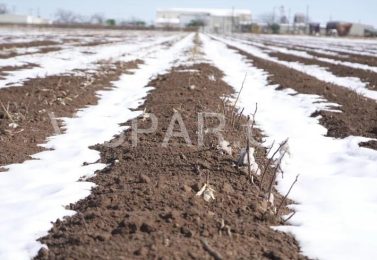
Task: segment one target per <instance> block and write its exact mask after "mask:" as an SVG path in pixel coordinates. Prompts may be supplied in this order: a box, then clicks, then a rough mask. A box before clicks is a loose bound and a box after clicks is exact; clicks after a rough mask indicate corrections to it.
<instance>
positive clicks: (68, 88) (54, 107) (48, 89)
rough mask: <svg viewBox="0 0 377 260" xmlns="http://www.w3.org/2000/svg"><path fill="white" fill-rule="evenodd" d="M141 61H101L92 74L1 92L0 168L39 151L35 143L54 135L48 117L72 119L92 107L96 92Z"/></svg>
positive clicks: (31, 83) (42, 80)
mask: <svg viewBox="0 0 377 260" xmlns="http://www.w3.org/2000/svg"><path fill="white" fill-rule="evenodd" d="M140 62H141V61H140V60H136V61H131V62H127V63H107V62H103V63H101V66H100V68H99V69H98V71H97V72H95V73H92V74H88V73H86V74H84V76H74V75H57V76H48V77H46V78H36V79H30V80H28V81H26V82H24V85H23V86H22V87H8V88H2V89H0V146H1V148H2V152H1V154H0V166H4V165H7V164H12V163H21V162H23V161H25V160H26V159H30V157H29V155H31V154H34V153H36V152H39V151H41V150H42V148H41V147H39V146H38V144H41V143H44V142H45V140H46V138H47V137H48V136H51V135H53V134H54V128H53V125H52V121H51V118H54V117H71V116H73V114H74V113H75V112H76V111H77V109H80V108H83V107H85V106H88V105H95V104H96V102H97V99H98V97H97V95H96V92H97V91H98V90H103V89H106V88H107V87H109V86H111V81H113V80H116V79H118V78H119V76H120V75H121V74H123V73H125V72H126V71H127V70H129V69H134V68H136V67H137V65H138V64H139V63H140ZM51 113H53V114H51Z"/></svg>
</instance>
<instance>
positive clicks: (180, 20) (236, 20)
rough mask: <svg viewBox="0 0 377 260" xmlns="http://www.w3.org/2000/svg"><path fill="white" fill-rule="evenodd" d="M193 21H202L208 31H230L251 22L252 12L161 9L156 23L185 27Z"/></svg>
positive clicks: (161, 25) (158, 24) (172, 26)
mask: <svg viewBox="0 0 377 260" xmlns="http://www.w3.org/2000/svg"><path fill="white" fill-rule="evenodd" d="M193 21H200V22H202V23H203V24H204V30H205V31H207V32H213V33H229V32H232V31H240V28H241V26H242V25H245V24H251V12H250V11H249V10H240V9H186V8H172V9H160V10H157V14H156V22H155V25H156V27H159V28H164V27H170V28H185V27H186V26H187V25H189V24H190V23H192V22H193Z"/></svg>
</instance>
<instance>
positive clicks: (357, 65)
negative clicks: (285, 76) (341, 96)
mask: <svg viewBox="0 0 377 260" xmlns="http://www.w3.org/2000/svg"><path fill="white" fill-rule="evenodd" d="M230 39H231V40H238V41H242V42H243V43H245V44H248V43H251V44H253V43H252V42H250V40H249V41H245V40H239V39H234V38H230ZM253 45H254V44H253ZM257 47H258V46H257ZM260 47H264V48H267V49H269V50H272V51H277V52H280V53H284V54H289V55H293V56H296V57H302V58H306V59H313V60H319V61H323V62H327V63H331V64H335V65H341V66H345V67H349V68H353V69H362V70H369V71H372V72H375V73H377V67H374V66H369V65H366V64H360V63H354V62H347V61H339V60H334V59H329V58H323V57H317V56H314V55H311V54H309V53H307V52H305V51H296V50H290V49H287V48H284V47H275V46H260ZM323 69H326V68H323Z"/></svg>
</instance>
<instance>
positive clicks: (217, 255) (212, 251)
mask: <svg viewBox="0 0 377 260" xmlns="http://www.w3.org/2000/svg"><path fill="white" fill-rule="evenodd" d="M200 242H202V244H203V248H204V250H206V251H207V252H208V253H209V254H210V255H211V256H212V257H213V258H215V260H222V259H223V257H222V256H221V254H220V253H218V252H217V251H216V250H215V249H214V248H212V247H211V246H210V245H209V244H208V241H207V240H206V239H205V238H200Z"/></svg>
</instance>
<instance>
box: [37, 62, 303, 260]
mask: <svg viewBox="0 0 377 260" xmlns="http://www.w3.org/2000/svg"><path fill="white" fill-rule="evenodd" d="M193 71H198V72H197V73H195V72H193ZM222 76H223V75H222V73H221V72H220V71H219V70H218V69H216V68H215V67H213V66H211V65H209V64H196V65H193V66H188V67H185V66H182V67H176V68H173V69H172V70H171V71H170V72H168V73H166V74H164V75H159V76H158V77H157V78H156V79H154V80H152V81H151V82H150V83H149V85H150V86H154V87H155V89H154V90H153V91H152V92H151V93H150V94H149V95H148V97H147V99H146V101H145V104H144V105H143V106H141V107H140V108H139V109H140V110H142V109H146V112H148V113H153V114H154V115H155V116H156V117H157V119H158V127H157V129H156V131H155V132H154V133H150V134H139V135H138V139H137V140H138V144H137V146H136V147H133V146H132V140H131V131H130V130H127V131H126V132H125V133H124V134H125V136H124V141H123V143H122V144H121V145H118V146H116V147H109V145H96V146H95V147H93V148H94V149H96V150H98V151H100V152H101V162H102V163H105V164H107V165H108V166H107V167H106V168H105V169H104V170H102V171H100V172H97V174H96V175H95V177H93V178H90V179H89V181H91V182H94V183H96V185H97V186H96V187H95V188H94V189H93V191H92V195H90V196H89V197H87V198H86V199H84V200H81V201H80V202H78V203H77V204H74V205H70V207H69V208H70V209H72V210H75V211H77V212H78V213H77V214H76V215H74V216H72V217H68V218H65V219H64V220H63V221H61V220H57V221H56V222H55V223H54V227H53V228H52V229H51V230H50V232H49V234H48V235H47V236H46V237H44V238H42V239H41V242H43V243H45V244H47V246H48V248H49V250H45V249H42V250H41V251H40V252H39V255H38V256H37V257H36V258H37V259H54V258H62V259H63V258H64V259H67V258H72V259H89V258H91V259H94V258H99V259H304V257H303V256H302V255H300V249H299V246H298V244H297V242H296V241H295V240H294V238H293V237H291V236H289V235H288V234H286V233H281V232H277V231H274V230H273V229H271V228H270V226H271V225H280V224H283V220H282V218H281V214H287V213H288V211H287V209H286V208H284V207H283V208H284V209H283V210H282V211H281V212H280V213H278V214H277V215H275V213H274V212H273V211H272V206H271V204H268V203H267V201H266V197H265V196H266V192H267V190H268V186H269V184H270V183H271V182H272V184H274V178H273V177H272V176H273V172H274V169H273V168H270V167H267V166H266V167H265V168H266V171H267V173H266V178H265V181H264V182H263V183H262V184H261V185H260V181H261V179H260V176H259V177H258V176H254V182H255V184H253V183H252V182H251V178H250V177H251V176H249V175H248V171H247V170H246V169H245V168H244V167H236V166H235V161H237V158H238V155H239V152H240V149H241V148H242V147H245V146H246V138H245V135H244V134H242V133H243V128H242V125H244V124H246V121H247V119H246V118H245V117H243V116H241V117H240V118H239V119H237V121H236V122H235V123H234V127H232V126H231V124H230V121H231V116H230V115H231V112H230V111H232V108H231V107H230V106H228V105H225V107H224V103H223V99H222V97H224V96H230V95H233V94H234V93H233V89H232V88H231V87H230V86H229V85H227V84H226V83H225V82H223V81H222V80H221V78H222ZM213 78H214V79H215V80H213ZM224 111H225V114H226V115H227V116H226V119H227V120H226V122H227V124H226V127H225V129H224V130H223V131H222V134H223V136H224V139H225V140H227V141H228V142H229V143H230V147H231V148H232V152H230V153H229V154H228V153H227V152H225V151H224V150H223V149H220V148H219V146H218V144H219V143H218V139H217V137H216V135H213V134H206V135H205V138H204V146H198V145H197V144H198V141H197V140H198V113H202V112H217V113H224ZM177 113H178V114H179V115H180V116H181V118H182V123H183V125H184V128H185V129H187V132H188V136H189V139H190V141H191V142H192V145H191V146H189V145H187V139H186V140H185V139H184V138H182V137H172V138H171V139H170V141H169V143H168V145H167V146H166V147H164V146H162V143H163V140H164V138H165V136H166V133H167V131H168V129H169V125H170V124H171V120H172V117H173V115H176V114H177ZM237 118H238V117H237ZM137 123H138V128H139V129H147V128H149V127H150V126H151V121H150V119H148V118H147V117H145V116H143V117H140V118H139V119H138V121H137ZM173 123H174V121H173ZM182 123H181V124H178V123H177V122H175V124H174V128H173V129H174V131H176V132H180V131H182ZM126 124H128V125H129V124H131V123H130V122H127V123H126ZM218 124H219V122H218V120H217V119H215V118H207V119H206V120H205V127H206V128H207V127H214V126H218ZM254 138H255V139H256V140H259V141H261V139H262V136H261V133H260V132H259V131H257V130H255V131H254ZM114 141H117V139H115V140H114ZM110 143H117V142H110ZM228 148H229V147H228ZM266 153H267V152H266V150H265V149H264V148H262V147H256V153H255V155H256V158H257V162H258V164H259V165H261V166H262V165H268V164H267V163H266V161H267V160H266ZM262 169H263V167H262ZM204 184H209V185H210V186H211V187H212V188H213V189H214V193H213V195H214V197H215V199H214V200H210V201H209V202H207V201H205V200H204V199H203V197H202V196H197V195H196V194H197V192H198V191H199V190H200V189H201V188H202V187H203V186H204ZM259 186H261V187H262V188H260V187H259ZM272 192H273V194H274V197H275V205H279V204H280V202H282V196H280V195H279V194H278V193H276V191H275V190H274V189H273V190H272ZM284 205H285V203H284Z"/></svg>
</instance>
